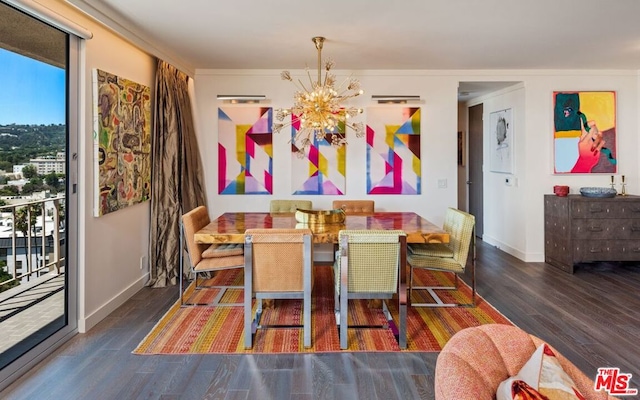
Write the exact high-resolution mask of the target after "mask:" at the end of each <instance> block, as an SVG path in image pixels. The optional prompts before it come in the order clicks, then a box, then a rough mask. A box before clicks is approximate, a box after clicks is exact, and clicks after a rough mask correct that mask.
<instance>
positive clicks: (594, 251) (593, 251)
mask: <svg viewBox="0 0 640 400" xmlns="http://www.w3.org/2000/svg"><path fill="white" fill-rule="evenodd" d="M589 253H602V249H593V248H592V249H591V250H589Z"/></svg>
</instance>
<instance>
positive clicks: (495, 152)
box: [489, 108, 514, 174]
mask: <svg viewBox="0 0 640 400" xmlns="http://www.w3.org/2000/svg"><path fill="white" fill-rule="evenodd" d="M489 138H490V140H491V143H490V146H489V157H490V160H489V162H490V164H489V169H490V170H491V171H493V172H503V173H505V174H511V173H513V149H514V144H513V115H512V112H511V109H510V108H508V109H506V110H500V111H495V112H492V113H491V114H489Z"/></svg>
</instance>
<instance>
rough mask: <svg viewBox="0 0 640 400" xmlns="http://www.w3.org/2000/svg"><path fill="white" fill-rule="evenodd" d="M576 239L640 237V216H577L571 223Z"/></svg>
mask: <svg viewBox="0 0 640 400" xmlns="http://www.w3.org/2000/svg"><path fill="white" fill-rule="evenodd" d="M571 233H572V237H573V238H574V239H638V240H640V218H638V219H632V218H626V219H620V218H615V219H614V218H611V219H603V218H589V219H584V218H583V219H580V218H576V219H574V220H573V221H572V223H571Z"/></svg>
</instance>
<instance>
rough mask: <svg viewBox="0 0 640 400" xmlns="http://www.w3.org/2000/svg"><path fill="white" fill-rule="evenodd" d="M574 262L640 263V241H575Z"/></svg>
mask: <svg viewBox="0 0 640 400" xmlns="http://www.w3.org/2000/svg"><path fill="white" fill-rule="evenodd" d="M573 261H574V262H584V261H640V240H575V241H574V242H573Z"/></svg>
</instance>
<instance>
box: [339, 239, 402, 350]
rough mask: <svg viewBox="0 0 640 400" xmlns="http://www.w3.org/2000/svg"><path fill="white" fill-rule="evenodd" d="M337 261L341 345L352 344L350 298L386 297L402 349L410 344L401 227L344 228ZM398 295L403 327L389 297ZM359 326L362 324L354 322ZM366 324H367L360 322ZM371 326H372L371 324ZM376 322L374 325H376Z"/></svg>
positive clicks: (384, 306)
mask: <svg viewBox="0 0 640 400" xmlns="http://www.w3.org/2000/svg"><path fill="white" fill-rule="evenodd" d="M338 240H339V249H338V254H337V255H336V262H335V264H334V281H335V306H334V308H335V313H336V321H337V322H338V325H339V331H340V348H341V349H346V348H347V347H348V343H347V342H348V338H347V329H348V327H349V326H348V323H349V318H348V314H349V300H352V299H382V312H383V313H384V315H385V317H386V319H387V321H388V323H387V324H385V325H382V326H377V327H378V328H385V329H389V328H391V329H392V331H394V335H395V336H396V339H397V340H398V344H399V346H400V348H401V349H405V348H406V347H407V299H406V293H407V291H406V286H405V282H403V281H402V279H401V278H400V272H401V269H400V268H401V266H404V265H406V243H407V242H406V240H407V238H406V235H405V233H404V232H403V231H399V230H348V229H347V230H341V231H340V232H339V233H338ZM394 295H397V296H398V302H399V307H398V308H399V317H398V319H399V325H400V326H399V329H398V328H397V327H396V325H395V323H394V322H393V317H392V315H391V313H390V312H389V308H388V306H387V304H386V302H385V300H388V299H391V298H393V296H394ZM351 327H353V328H357V327H358V325H351ZM360 327H363V326H360ZM366 327H367V328H372V327H371V326H369V325H367V326H366ZM375 327H376V326H374V328H375Z"/></svg>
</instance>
